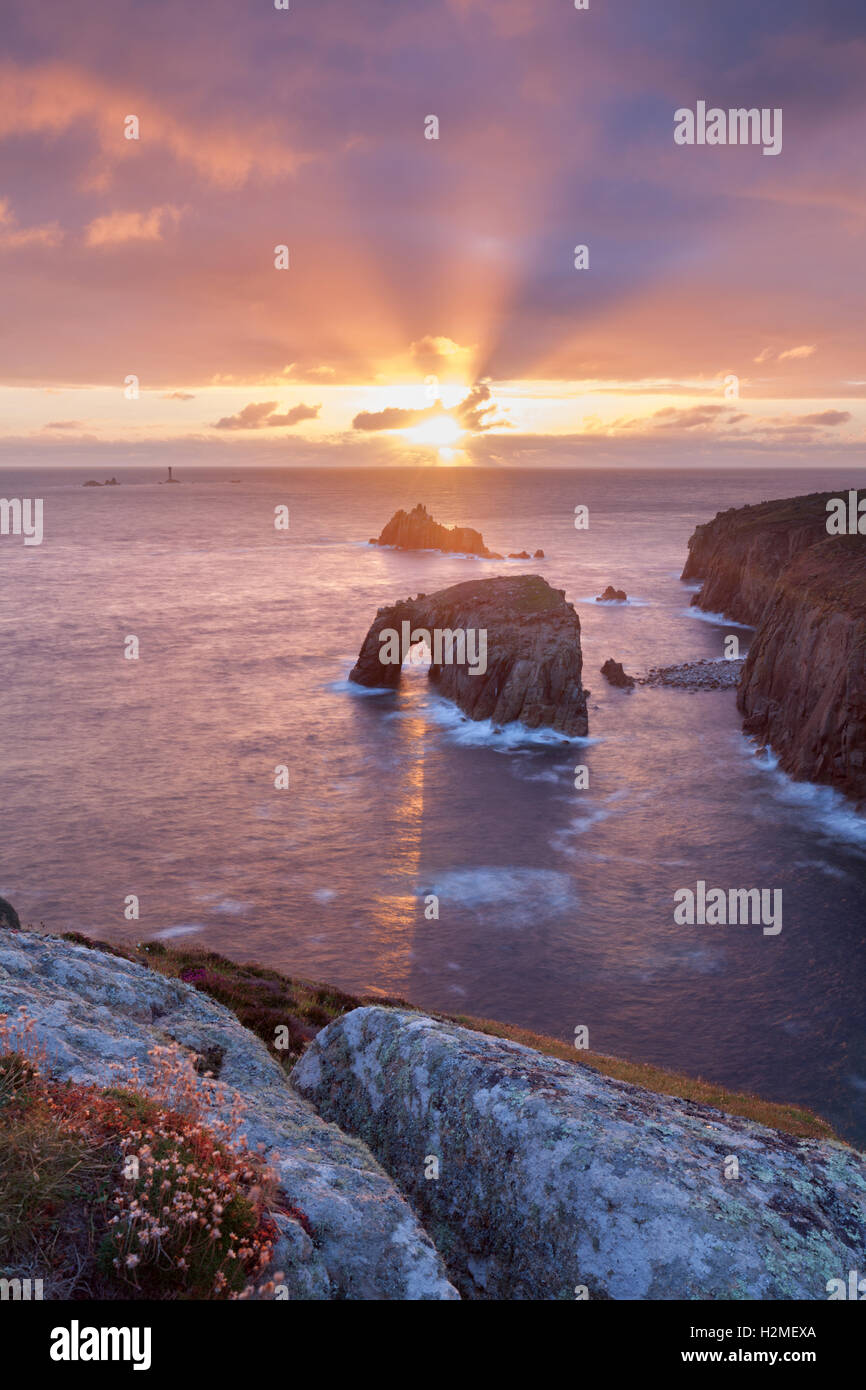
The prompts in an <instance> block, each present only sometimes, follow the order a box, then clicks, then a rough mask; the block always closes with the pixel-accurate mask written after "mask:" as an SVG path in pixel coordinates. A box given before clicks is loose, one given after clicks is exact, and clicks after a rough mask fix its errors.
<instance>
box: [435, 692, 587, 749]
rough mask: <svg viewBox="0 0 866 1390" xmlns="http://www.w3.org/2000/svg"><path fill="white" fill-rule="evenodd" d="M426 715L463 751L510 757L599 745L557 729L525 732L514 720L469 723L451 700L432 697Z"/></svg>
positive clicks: (474, 721) (528, 730) (526, 730)
mask: <svg viewBox="0 0 866 1390" xmlns="http://www.w3.org/2000/svg"><path fill="white" fill-rule="evenodd" d="M426 712H427V714H428V715H429V717H430V718H431V719H432V720H433V721H434V722H435V723H437V724H438V725H439V726H440V727H441V728H442V729H443V730H444V731H445V734H446V737H447V738H448V739H449V740H450V741H451V742H452V743H456V744H458V745H459V746H460V747H463V748H481V747H485V748H494V749H496V750H497V751H498V752H504V753H513V752H515V751H517V750H519V749H521V748H525V747H539V748H544V747H548V748H550V747H554V748H555V747H561V746H562V745H563V744H566V743H568V744H576V745H578V746H582V745H584V744H585V745H590V744H593V743H599V742H600V740H599V739H597V738H584V737H580V736H579V735H577V734H563V733H560V732H559V731H558V730H556V729H528V728H527V727H526V725H525V724H521V723H519V722H518V721H516V720H515V721H514V722H513V723H511V724H495V723H494V722H493V720H492V719H470V718H469V717H468V715H465V714H464V713H463V712H462V710H460V709H458V708H457V706H456V705H453V704H451V702H450V700H445V699H442V698H441V697H438V696H435V695H434V696H431V697H430V700H429V702H428V704H427V706H426Z"/></svg>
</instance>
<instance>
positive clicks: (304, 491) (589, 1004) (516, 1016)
mask: <svg viewBox="0 0 866 1390" xmlns="http://www.w3.org/2000/svg"><path fill="white" fill-rule="evenodd" d="M109 471H111V472H114V471H116V470H114V469H111V470H109ZM175 471H176V472H179V473H180V475H181V476H182V477H183V478H184V482H183V484H182V485H181V486H178V487H166V486H160V485H158V484H157V482H156V478H157V474H156V472H155V471H154V470H152V469H151V470H148V469H134V468H133V469H128V470H117V473H118V477H119V478H120V479H121V485H120V486H119V487H116V488H104V489H96V488H88V489H84V488H82V486H81V482H82V480H83V478H84V477H87V476H96V477H102V476H105V472H104V469H100V471H99V472H97V473H95V474H89V473H86V472H82V471H81V470H80V469H77V468H76V469H74V470H69V471H66V472H63V473H61V472H60V471H52V472H47V471H45V470H38V471H37V470H33V471H28V472H23V471H22V472H16V471H6V472H4V473H3V474H0V485H2V491H3V495H4V496H7V497H12V496H29V497H34V496H39V497H42V498H44V505H45V540H44V543H43V544H42V545H41V546H38V547H35V546H34V547H29V548H28V547H24V546H23V545H22V543H21V540H20V539H16V538H13V537H3V538H0V574H2V584H0V634H2V653H3V681H2V710H3V717H2V781H0V786H2V805H3V835H2V852H0V894H2V895H4V896H6V897H8V898H10V899H11V901H12V902H13V903H14V904H15V905H16V907H17V908H18V910H19V912H20V914H21V917H22V920H23V921H28V922H39V921H42V922H44V923H45V925H46V926H47V927H48V928H50V929H51V930H53V931H66V930H81V931H84V932H87V933H92V934H94V935H97V936H102V937H107V938H110V939H115V940H132V939H138V940H140V939H144V938H146V937H152V936H155V935H163V936H164V937H165V938H166V939H179V940H184V941H186V942H189V943H190V944H192V943H193V942H195V943H198V944H200V945H202V946H205V945H206V946H209V947H213V948H214V949H216V950H219V951H223V952H225V953H226V954H228V955H231V956H234V957H236V958H239V959H255V960H257V961H259V962H260V963H262V964H266V965H269V966H273V967H276V968H279V969H283V970H286V971H291V972H295V973H297V974H301V975H305V976H307V977H309V978H314V979H323V980H328V981H331V982H333V983H335V984H338V985H342V986H344V987H346V988H349V989H363V990H367V991H373V992H375V991H381V992H383V993H389V994H399V995H402V996H403V997H405V998H407V999H409V1000H411V1001H413V1002H414V1003H417V1004H420V1005H423V1006H427V1007H431V1008H437V1009H441V1010H443V1011H448V1012H452V1013H454V1012H457V1013H467V1014H480V1015H487V1016H491V1017H496V1018H500V1019H505V1020H509V1021H511V1022H513V1023H516V1024H522V1025H525V1026H528V1027H532V1028H535V1029H538V1030H540V1031H543V1032H547V1033H551V1034H555V1035H557V1036H559V1037H562V1038H570V1037H572V1036H573V1033H574V1029H575V1027H576V1026H578V1025H585V1026H587V1027H588V1028H589V1042H590V1046H591V1047H592V1048H593V1049H595V1050H597V1051H602V1052H609V1053H615V1054H620V1055H623V1056H627V1057H631V1058H636V1059H642V1060H645V1061H649V1062H654V1063H657V1064H660V1065H662V1066H665V1067H670V1068H679V1069H682V1070H684V1071H688V1072H692V1073H699V1074H701V1075H703V1076H705V1077H708V1078H710V1079H713V1080H715V1081H719V1082H723V1083H726V1084H728V1085H730V1086H733V1087H737V1088H741V1089H747V1090H752V1091H755V1092H758V1093H760V1094H763V1095H765V1096H767V1097H770V1098H773V1099H778V1100H790V1101H799V1102H803V1103H805V1104H807V1105H810V1106H813V1107H815V1108H816V1109H818V1110H819V1111H820V1112H822V1113H823V1114H825V1115H826V1116H827V1117H828V1118H829V1119H830V1120H831V1121H832V1122H833V1123H834V1124H835V1125H836V1126H837V1127H838V1128H839V1130H840V1131H841V1132H842V1133H844V1134H845V1135H846V1136H848V1137H850V1138H853V1139H855V1140H857V1141H859V1142H861V1143H866V1025H864V1007H863V1000H864V974H866V971H864V939H866V820H864V819H863V818H859V817H858V816H857V815H855V813H854V812H853V809H852V808H851V807H850V806H849V805H847V804H846V803H845V802H843V801H842V800H841V799H840V798H839V797H838V796H837V795H836V794H835V793H833V792H831V791H828V790H827V789H819V788H814V787H810V786H807V785H795V784H793V783H791V782H790V781H789V780H788V779H787V778H785V777H783V776H782V775H781V774H780V773H779V772H778V771H776V770H774V768H773V767H772V765H771V764H770V763H769V762H767V761H766V760H761V759H758V758H756V757H755V756H754V749H753V748H752V746H751V745H750V743H749V742H748V741H747V740H746V739H745V738H744V737H743V735H742V733H741V731H740V723H739V719H738V717H737V712H736V708H735V698H734V695H733V693H732V692H712V693H706V694H688V693H685V692H681V691H677V690H664V689H646V690H642V689H638V690H637V691H636V692H635V693H634V694H632V695H626V694H623V693H621V692H618V691H614V690H612V689H611V688H609V687H608V686H607V685H606V683H605V682H604V680H603V679H602V677H601V676H600V675H599V674H598V668H599V667H600V666H601V664H602V662H603V661H604V660H605V659H606V658H607V657H609V656H612V657H614V658H616V659H617V660H618V661H622V662H623V664H624V665H625V668H626V670H628V671H630V672H632V673H640V672H641V671H642V670H644V669H646V668H647V667H648V666H651V665H661V664H669V663H673V662H679V661H685V660H688V659H693V658H698V657H721V656H722V654H723V650H724V639H725V636H726V634H728V633H737V635H738V636H739V638H740V640H741V644H742V649H743V650H744V651H745V650H746V649H747V646H748V640H749V637H750V635H751V634H750V632H749V631H748V630H744V629H737V628H736V627H733V626H732V625H731V624H730V623H725V622H723V621H716V622H714V621H712V620H711V619H707V617H706V616H704V617H699V616H698V615H697V614H696V612H695V611H694V610H691V611H690V610H689V599H690V597H691V593H690V591H689V590H688V589H687V587H686V586H684V585H683V584H681V583H680V581H679V579H678V575H679V573H680V570H681V569H682V565H683V562H684V560H685V556H686V544H687V541H688V538H689V535H690V534H691V532H692V530H693V529H694V527H695V525H696V524H698V523H699V522H702V521H707V520H709V519H710V518H711V517H712V516H713V515H714V514H715V513H716V511H718V510H720V509H723V508H726V507H729V506H739V505H742V504H743V503H746V502H750V501H760V500H762V499H764V498H769V497H778V496H789V495H793V494H795V493H800V492H807V491H812V490H817V489H819V488H830V487H836V486H838V487H840V488H843V487H844V488H847V487H849V486H852V487H853V486H857V484H858V483H860V484H862V476H859V475H855V474H849V473H844V472H843V473H834V474H833V475H832V476H831V475H829V474H815V473H809V474H807V473H769V472H767V473H755V472H752V473H749V474H744V473H738V474H730V473H728V474H721V475H718V474H716V475H712V474H708V473H692V474H684V473H649V472H631V473H626V472H600V471H597V472H588V471H574V472H564V471H535V472H532V473H529V472H512V471H494V470H469V469H463V470H459V469H450V468H448V469H446V468H436V469H425V470H423V471H421V470H417V471H415V470H413V471H409V470H393V469H381V470H375V471H373V470H364V471H360V470H354V469H353V470H343V471H339V470H334V471H323V470H315V471H314V470H285V471H279V470H266V469H260V470H243V471H239V470H238V469H237V468H235V470H234V471H233V472H227V471H222V470H217V469H213V470H203V469H199V470H194V469H176V470H175ZM232 477H239V478H241V481H240V482H239V483H232V482H231V478H232ZM422 501H423V502H425V503H426V505H427V506H428V508H429V509H430V510H431V512H432V513H433V515H434V516H436V518H437V519H440V520H443V521H447V522H449V523H460V524H465V525H471V526H475V527H477V528H479V529H480V530H482V531H483V533H484V537H485V540H486V541H487V544H488V545H489V546H491V547H492V548H494V549H497V550H521V549H524V548H525V549H527V550H529V551H530V552H532V551H533V550H535V549H536V548H537V547H539V546H540V547H543V549H544V550H545V552H546V556H547V558H546V559H545V560H543V561H537V562H530V563H529V564H526V563H523V564H521V563H520V562H514V561H512V562H504V563H497V562H484V561H478V560H472V559H468V558H457V557H445V556H441V555H433V554H406V553H402V554H401V553H398V552H392V551H381V550H376V549H373V548H371V547H369V546H367V545H366V544H365V542H366V541H367V539H368V537H369V536H372V535H375V534H377V533H378V531H379V530H380V528H381V527H382V525H383V524H384V522H385V521H386V520H387V519H388V518H389V517H390V515H391V514H392V512H393V511H394V510H395V509H396V508H397V507H411V506H413V505H414V504H415V503H416V502H422ZM279 504H286V505H288V507H289V508H290V515H291V526H290V529H289V531H288V532H280V531H277V530H276V529H275V527H274V524H273V517H274V508H275V507H276V506H278V505H279ZM578 504H585V505H587V506H588V507H589V509H590V518H591V519H590V528H589V530H588V531H576V530H575V528H574V524H573V516H574V508H575V506H576V505H578ZM522 570H525V571H528V572H534V571H537V572H540V573H542V574H543V575H544V576H545V577H546V578H547V579H549V580H550V582H551V583H552V584H554V585H555V586H556V587H558V588H563V589H565V591H566V594H567V597H568V598H569V599H571V600H573V601H574V602H575V604H576V606H577V609H578V612H579V614H580V618H581V623H582V626H583V653H584V684H585V685H587V686H588V687H589V688H590V689H591V691H592V697H591V699H590V702H589V711H590V739H591V741H590V742H589V743H587V744H583V745H580V744H568V743H564V742H562V741H559V740H556V739H550V738H549V736H548V738H547V740H546V741H545V739H542V738H536V739H533V738H532V737H531V736H528V735H524V736H521V735H520V733H519V732H515V731H514V729H509V730H506V731H505V733H503V734H499V735H497V734H496V733H495V732H494V731H493V730H491V729H490V728H489V727H487V726H479V725H474V724H472V723H469V722H467V721H464V720H463V719H462V718H461V717H460V716H459V715H457V714H455V712H454V711H453V710H452V709H451V708H450V707H449V706H447V705H446V704H444V703H443V702H442V701H440V700H439V699H437V697H435V696H433V695H431V693H430V692H429V690H428V688H427V681H426V677H425V674H424V672H423V670H422V669H415V670H412V671H407V673H406V674H405V676H404V680H403V685H402V688H401V690H400V691H399V692H398V693H397V694H396V695H375V694H374V695H371V694H369V693H356V692H355V691H353V689H352V688H351V687H349V686H348V685H347V683H346V676H347V675H348V672H349V670H350V668H351V666H352V664H353V661H354V659H355V656H356V655H357V651H358V648H359V646H360V643H361V640H362V638H363V636H364V633H365V631H366V629H367V626H368V625H369V623H370V621H371V619H372V617H373V616H374V614H375V612H376V609H377V608H378V607H379V606H380V605H381V604H384V603H388V602H391V601H393V600H395V599H397V598H401V597H405V596H407V595H408V594H415V593H417V592H419V591H426V592H431V591H432V590H434V589H436V588H441V587H443V586H445V585H447V584H452V583H456V582H458V581H460V580H464V579H470V578H473V577H478V576H492V575H495V574H503V573H511V574H514V573H519V572H521V571H522ZM608 583H613V584H614V585H615V586H617V587H624V588H625V589H627V591H628V593H629V595H630V596H632V601H631V602H630V603H629V605H628V606H627V607H604V608H603V607H600V606H598V605H595V604H594V603H593V602H592V597H593V596H594V595H595V594H596V593H598V592H600V589H601V587H603V586H604V585H606V584H608ZM128 635H135V636H136V637H137V638H138V639H139V643H140V659H139V660H138V661H129V660H125V659H124V656H123V651H124V639H125V638H126V637H127V636H128ZM578 763H583V764H586V766H587V767H588V768H589V775H590V787H589V789H588V790H585V791H576V790H575V789H574V785H573V782H574V773H573V769H574V767H575V765H576V764H578ZM279 764H285V765H287V766H288V768H289V773H290V787H289V790H288V791H277V790H276V789H275V788H274V769H275V767H276V766H277V765H279ZM698 879H704V880H705V881H706V882H707V883H708V884H709V885H710V886H718V887H722V888H725V889H728V888H731V887H744V888H750V887H759V888H771V889H773V888H781V889H782V890H783V904H784V918H783V929H782V932H781V934H780V935H779V936H776V937H765V936H764V935H763V934H762V932H761V929H760V927H748V926H747V927H730V926H729V927H707V926H704V927H699V926H695V927H684V926H678V925H676V924H675V923H674V920H673V895H674V893H675V892H676V890H677V889H678V888H682V887H692V888H694V886H695V884H696V882H697V880H698ZM428 893H436V894H438V895H439V899H440V916H439V920H438V921H427V920H425V916H424V895H425V894H428ZM128 894H136V895H137V896H138V897H139V899H140V904H141V918H140V920H139V921H138V922H134V921H126V920H125V918H124V899H125V898H126V896H127V895H128Z"/></svg>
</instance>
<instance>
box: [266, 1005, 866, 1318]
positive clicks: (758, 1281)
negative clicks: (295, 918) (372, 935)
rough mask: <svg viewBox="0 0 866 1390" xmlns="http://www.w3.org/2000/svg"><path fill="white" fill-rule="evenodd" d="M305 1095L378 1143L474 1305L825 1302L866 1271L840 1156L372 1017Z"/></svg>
mask: <svg viewBox="0 0 866 1390" xmlns="http://www.w3.org/2000/svg"><path fill="white" fill-rule="evenodd" d="M292 1083H293V1084H294V1085H295V1086H297V1087H298V1089H299V1090H300V1091H301V1092H302V1094H303V1095H305V1096H306V1097H307V1098H308V1099H309V1100H311V1101H312V1102H313V1104H314V1105H316V1106H317V1108H318V1109H319V1112H320V1114H322V1115H323V1116H324V1117H325V1118H327V1119H329V1120H332V1121H335V1122H336V1123H338V1124H339V1125H340V1126H341V1127H343V1128H344V1129H347V1130H349V1131H350V1132H351V1133H353V1134H356V1135H358V1136H359V1137H360V1138H362V1139H363V1140H364V1142H365V1143H366V1144H367V1145H368V1146H369V1147H370V1148H371V1149H372V1151H373V1153H374V1154H375V1155H376V1157H377V1158H378V1159H379V1161H380V1162H381V1163H382V1165H383V1167H384V1168H385V1169H386V1170H387V1171H388V1172H389V1173H390V1174H391V1175H392V1177H393V1178H394V1179H395V1180H396V1181H397V1182H398V1183H399V1184H400V1186H401V1187H402V1189H403V1191H404V1192H406V1194H407V1195H408V1196H409V1198H410V1200H411V1202H412V1205H413V1207H414V1209H415V1210H416V1211H417V1212H418V1213H419V1215H420V1216H421V1217H422V1219H423V1221H424V1224H425V1226H426V1229H427V1230H428V1232H429V1233H430V1235H431V1236H432V1238H433V1240H434V1242H435V1243H436V1245H437V1247H438V1248H439V1249H440V1250H442V1251H443V1252H447V1253H446V1256H445V1257H446V1260H447V1262H448V1266H449V1270H450V1271H451V1273H452V1275H453V1277H454V1279H455V1282H456V1283H457V1285H458V1287H459V1289H460V1291H461V1293H462V1294H463V1296H464V1297H468V1298H498V1299H574V1297H575V1292H576V1290H577V1288H578V1287H579V1286H583V1288H584V1289H585V1290H586V1291H587V1293H588V1296H589V1297H590V1298H604V1299H743V1298H750V1299H773V1298H781V1299H799V1298H804V1299H826V1297H827V1280H828V1279H831V1278H845V1277H847V1271H848V1270H850V1269H861V1270H862V1269H863V1267H864V1264H863V1262H864V1258H866V1163H864V1160H863V1158H862V1157H861V1156H858V1155H857V1154H855V1153H854V1152H853V1151H852V1150H850V1149H845V1148H844V1147H843V1146H841V1145H839V1144H834V1143H830V1142H825V1141H816V1140H796V1139H793V1138H792V1137H791V1136H790V1135H784V1134H779V1133H778V1132H777V1131H775V1130H770V1129H766V1128H764V1127H762V1126H761V1125H757V1124H754V1123H752V1122H750V1121H748V1120H744V1119H736V1118H734V1117H732V1116H730V1115H724V1114H722V1113H721V1111H719V1110H713V1109H711V1108H710V1107H708V1106H703V1105H698V1104H696V1103H694V1102H692V1101H684V1100H676V1099H674V1098H673V1097H670V1096H662V1095H657V1094H656V1093H655V1092H653V1091H646V1090H644V1089H643V1088H641V1087H640V1086H633V1085H630V1084H629V1083H627V1082H625V1081H615V1080H613V1079H612V1078H610V1077H606V1076H601V1075H600V1074H599V1073H598V1072H595V1071H593V1070H592V1068H590V1067H586V1066H580V1065H575V1064H574V1063H569V1062H562V1061H559V1060H556V1059H554V1058H552V1057H546V1056H542V1055H541V1054H540V1053H538V1052H534V1051H533V1050H532V1049H530V1048H528V1047H523V1046H521V1045H520V1044H518V1043H514V1042H508V1041H505V1040H503V1039H501V1038H491V1037H485V1036H484V1035H482V1034H479V1033H473V1032H470V1031H468V1030H467V1029H465V1028H460V1027H457V1026H455V1025H454V1024H450V1023H445V1022H443V1021H440V1020H434V1019H432V1018H426V1017H424V1016H423V1015H420V1014H413V1013H406V1012H403V1011H400V1010H394V1009H384V1008H377V1007H372V1008H363V1009H356V1010H355V1011H354V1013H351V1014H347V1015H346V1016H345V1017H344V1018H341V1019H339V1020H338V1021H337V1022H335V1023H331V1024H329V1025H328V1027H327V1028H325V1029H324V1030H323V1031H322V1032H321V1033H319V1034H318V1036H317V1037H316V1039H315V1041H314V1042H313V1043H311V1045H310V1047H309V1048H308V1049H307V1051H306V1052H305V1053H304V1055H303V1057H302V1058H301V1060H300V1061H299V1062H298V1064H297V1066H296V1067H295V1070H294V1072H293V1074H292ZM731 1157H735V1158H736V1159H737V1162H738V1164H739V1176H738V1177H737V1178H736V1180H734V1179H732V1178H731V1176H730V1159H731ZM726 1174H727V1176H726ZM584 1296H585V1295H584Z"/></svg>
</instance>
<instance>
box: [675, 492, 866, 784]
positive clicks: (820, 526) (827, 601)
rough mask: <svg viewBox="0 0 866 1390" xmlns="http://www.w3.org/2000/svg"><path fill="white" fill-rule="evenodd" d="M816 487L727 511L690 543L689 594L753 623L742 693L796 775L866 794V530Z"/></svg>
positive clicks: (757, 731) (753, 722)
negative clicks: (853, 527) (839, 529)
mask: <svg viewBox="0 0 866 1390" xmlns="http://www.w3.org/2000/svg"><path fill="white" fill-rule="evenodd" d="M837 497H841V498H845V499H847V491H845V490H841V491H839V490H837V491H835V492H818V493H811V494H809V495H808V496H804V497H793V498H788V499H784V500H781V501H775V502H762V503H760V504H759V505H758V506H750V507H740V508H737V509H732V510H730V511H727V512H720V513H719V514H718V515H717V516H716V517H715V519H714V520H713V521H711V522H708V523H707V524H706V525H704V526H699V527H698V528H697V529H696V531H695V533H694V535H693V536H692V538H691V540H690V541H689V557H688V560H687V562H686V565H685V568H684V570H683V573H682V578H683V579H684V580H694V579H701V580H703V585H702V588H701V590H700V593H698V594H696V595H695V596H694V598H693V599H692V603H693V604H697V606H698V607H700V608H702V609H705V610H707V611H710V612H721V613H724V614H726V615H727V616H728V617H730V618H731V619H732V620H733V621H735V622H741V623H747V624H750V625H752V626H754V627H756V629H757V631H756V635H755V638H754V640H753V642H752V645H751V647H750V650H749V654H748V657H747V659H746V662H745V665H744V668H743V673H742V677H741V681H740V688H739V692H738V697H737V702H738V705H739V707H740V709H741V711H742V713H743V715H744V727H745V729H746V730H747V732H749V733H751V734H753V735H755V736H756V737H757V738H758V739H759V740H760V741H761V742H762V743H764V744H769V745H770V746H771V747H772V749H773V751H774V752H775V753H777V754H778V756H779V762H780V766H781V767H782V768H783V769H784V771H786V772H788V773H789V774H790V775H791V776H793V777H797V778H801V779H807V780H809V781H815V782H826V783H830V784H831V785H833V786H836V787H839V788H840V789H841V790H843V791H845V792H846V793H848V794H849V795H851V796H854V797H856V798H859V799H863V798H866V536H861V535H850V536H845V535H841V536H832V535H829V536H828V534H827V517H828V512H827V503H828V501H829V500H830V499H831V498H837Z"/></svg>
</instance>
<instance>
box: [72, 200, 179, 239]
mask: <svg viewBox="0 0 866 1390" xmlns="http://www.w3.org/2000/svg"><path fill="white" fill-rule="evenodd" d="M179 217H180V213H179V211H178V209H177V208H175V207H172V206H171V205H170V204H168V203H166V204H165V205H164V206H163V207H158V208H151V210H150V212H110V213H108V215H107V216H106V217H97V218H96V219H95V220H94V221H93V222H91V223H90V226H89V227H88V228H87V230H86V233H85V241H86V243H87V245H88V246H112V245H117V244H118V243H119V242H124V241H162V228H163V223H164V222H166V221H172V222H176V221H177V219H178V218H179Z"/></svg>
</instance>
